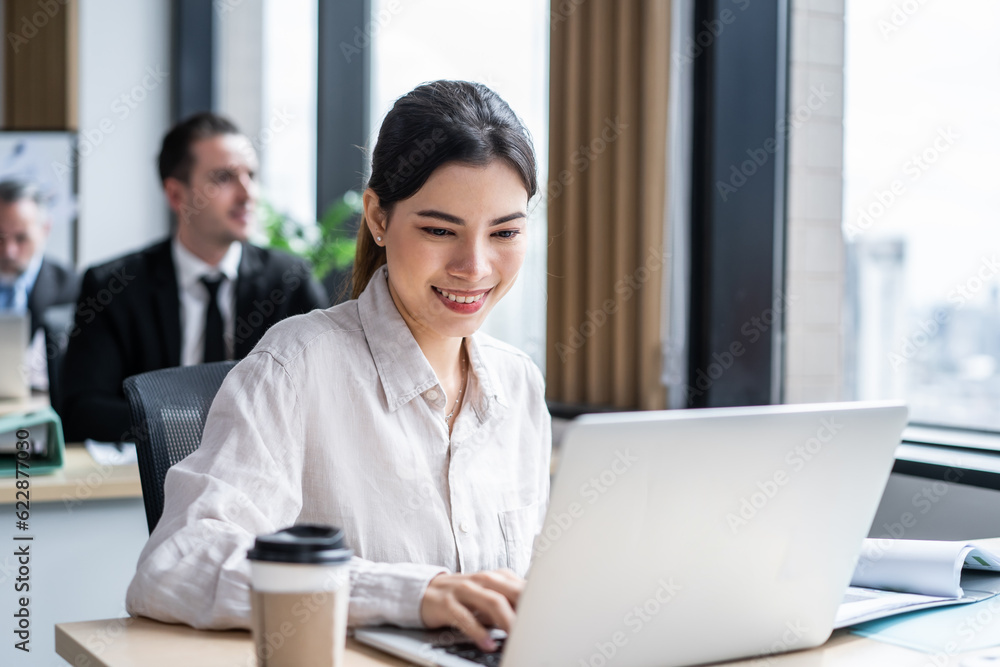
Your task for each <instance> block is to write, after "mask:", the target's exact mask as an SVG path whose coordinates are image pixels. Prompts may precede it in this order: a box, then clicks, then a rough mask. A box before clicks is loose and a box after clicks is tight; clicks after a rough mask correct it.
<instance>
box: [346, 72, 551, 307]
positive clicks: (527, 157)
mask: <svg viewBox="0 0 1000 667" xmlns="http://www.w3.org/2000/svg"><path fill="white" fill-rule="evenodd" d="M493 160H503V161H505V162H506V163H507V164H509V165H510V166H511V167H512V168H513V169H514V171H516V172H517V174H518V175H519V176H520V177H521V180H522V181H523V182H524V187H525V189H526V190H527V191H528V198H529V199H530V198H531V197H533V196H534V195H535V192H536V191H537V190H538V177H537V174H536V173H535V172H536V168H535V152H534V149H533V148H532V146H531V136H530V135H529V134H528V130H527V129H525V127H524V125H523V124H522V123H521V121H520V120H519V119H518V117H517V116H516V115H515V114H514V112H513V111H511V109H510V107H509V106H508V105H507V103H506V102H504V101H503V100H502V99H501V98H500V96H499V95H497V94H496V93H494V92H493V91H492V90H490V89H489V88H487V87H486V86H484V85H483V84H481V83H470V82H468V81H434V82H431V83H425V84H423V85H421V86H418V87H417V88H414V89H413V90H412V91H410V92H409V93H407V94H406V95H404V96H402V97H400V98H399V99H398V100H396V103H395V104H394V105H393V106H392V109H391V110H390V111H389V113H388V114H387V115H386V117H385V120H384V121H382V127H381V129H380V130H379V133H378V141H377V142H376V144H375V150H374V151H372V175H371V178H370V179H369V180H368V187H369V188H371V189H372V190H373V191H374V192H375V194H376V195H377V196H378V199H379V204H380V206H381V207H382V209H383V210H384V211H385V212H386V215H388V214H389V213H390V212H391V210H392V206H393V204H395V203H396V202H398V201H402V200H404V199H406V198H408V197H410V196H412V195H413V194H414V193H416V191H417V190H419V189H420V188H421V187H423V185H424V183H426V182H427V179H428V178H430V175H431V174H432V173H434V170H435V169H437V168H438V167H440V166H441V165H444V164H447V163H449V162H460V163H463V164H469V165H475V166H485V165H487V164H489V163H490V162H492V161H493ZM383 264H385V248H383V247H381V246H379V245H378V244H376V243H375V240H374V239H373V238H372V237H371V232H370V231H369V229H368V225H367V223H366V221H365V220H363V219H362V221H361V229H359V230H358V242H357V251H356V254H355V258H354V273H353V276H352V280H351V283H352V294H351V298H353V299H357V298H358V296H360V295H361V292H363V291H364V289H365V287H366V286H367V285H368V281H369V280H371V278H372V276H373V275H375V271H376V270H377V269H378V268H379V267H380V266H382V265H383Z"/></svg>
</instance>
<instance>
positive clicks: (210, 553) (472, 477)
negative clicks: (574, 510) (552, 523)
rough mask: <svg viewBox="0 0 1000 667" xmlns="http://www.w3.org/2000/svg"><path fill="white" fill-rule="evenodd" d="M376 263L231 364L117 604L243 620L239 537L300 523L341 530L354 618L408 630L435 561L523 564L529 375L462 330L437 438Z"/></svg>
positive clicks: (539, 486)
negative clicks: (455, 404) (454, 384)
mask: <svg viewBox="0 0 1000 667" xmlns="http://www.w3.org/2000/svg"><path fill="white" fill-rule="evenodd" d="M386 276H387V271H386V268H385V267H382V268H381V269H379V271H378V272H377V273H376V275H375V277H373V278H372V280H371V282H370V283H369V285H368V287H367V288H366V289H365V291H364V293H363V294H362V295H361V297H360V298H359V299H358V300H356V301H348V302H347V303H344V304H341V305H339V306H335V307H333V308H329V309H327V310H315V311H313V312H311V313H308V314H306V315H299V316H297V317H293V318H290V319H287V320H284V321H282V322H280V323H279V324H276V325H275V326H274V327H272V328H271V329H270V330H269V331H268V332H267V334H265V336H264V338H263V339H262V340H261V342H260V343H259V344H258V345H257V347H256V348H254V350H253V352H252V353H251V354H250V355H249V356H248V357H247V358H246V359H245V360H244V361H242V362H241V363H240V364H239V365H237V366H236V368H235V369H233V370H232V371H231V372H230V374H229V376H228V377H227V378H226V380H225V382H224V383H223V385H222V388H221V389H220V391H219V394H218V395H217V396H216V399H215V402H214V403H213V404H212V408H211V410H210V412H209V415H208V421H207V424H206V426H205V432H204V435H203V437H202V444H201V447H200V448H199V449H198V450H197V451H196V452H195V453H193V454H192V455H191V456H189V457H187V458H186V459H184V461H182V462H181V463H179V464H177V465H176V466H174V467H173V468H171V469H170V471H169V472H168V473H167V477H166V482H165V487H164V489H165V494H166V503H165V507H164V510H163V516H162V518H161V519H160V521H159V523H158V524H157V527H156V529H155V530H154V532H153V534H152V535H151V536H150V539H149V542H148V543H147V544H146V547H145V548H144V549H143V551H142V554H141V555H140V557H139V564H138V570H137V572H136V575H135V578H134V579H133V580H132V583H131V585H130V586H129V590H128V596H127V606H128V610H129V612H130V613H133V614H139V615H143V616H149V617H152V618H156V619H159V620H162V621H167V622H181V623H187V624H189V625H192V626H194V627H196V628H231V627H243V628H247V627H250V596H249V574H250V566H249V562H248V561H247V560H246V552H247V549H249V548H250V547H251V546H252V545H253V541H254V537H255V536H256V535H260V534H267V533H272V532H274V531H276V530H280V529H282V528H286V527H288V526H291V525H293V524H297V523H323V524H332V525H335V526H340V527H342V528H343V529H344V531H345V535H346V538H347V542H348V545H349V546H350V547H351V548H353V549H354V553H355V556H356V557H355V559H354V560H353V561H352V564H351V568H352V570H351V599H350V616H349V622H350V623H351V624H352V625H361V624H371V623H395V624H398V625H402V626H420V625H421V619H420V601H421V598H422V597H423V593H424V590H425V589H426V587H427V584H428V582H429V581H430V579H431V578H432V577H434V576H435V575H437V574H439V573H441V572H445V571H452V572H466V573H471V572H476V571H479V570H487V569H496V568H503V567H508V568H510V569H512V570H514V571H515V572H517V573H518V574H520V575H522V576H523V575H524V574H525V573H526V571H527V569H528V564H529V560H530V556H531V547H532V542H533V539H534V536H535V535H536V534H537V533H539V532H540V531H541V527H542V520H543V517H544V512H545V505H546V503H547V501H548V490H549V459H550V453H551V451H550V450H551V422H550V417H549V413H548V410H547V409H546V406H545V400H544V386H543V380H542V375H541V372H540V371H539V370H538V368H537V367H536V366H535V365H534V364H533V363H532V362H531V360H530V359H529V358H528V356H527V355H525V354H524V353H522V352H520V351H518V350H516V349H514V348H513V347H511V346H509V345H507V344H505V343H502V342H499V341H497V340H494V339H493V338H490V337H489V336H486V335H485V334H480V333H476V334H474V335H473V336H471V337H469V338H467V339H466V350H467V352H468V354H469V359H470V362H471V369H470V375H469V380H468V388H467V390H466V397H465V401H464V403H463V405H462V407H461V410H460V412H459V414H458V415H457V416H456V417H455V423H454V426H453V430H452V433H451V435H450V436H449V433H448V425H447V424H446V422H445V414H446V408H447V407H448V406H447V405H446V404H445V400H446V399H445V395H444V390H443V388H442V386H441V383H440V382H439V380H438V378H437V377H436V375H435V373H434V370H433V369H432V368H431V366H430V364H429V363H428V362H427V359H426V358H425V357H424V356H423V353H422V352H421V351H420V348H419V347H418V346H417V343H416V341H415V340H414V338H413V336H412V334H411V333H410V331H409V329H408V328H407V326H406V323H405V322H404V321H403V319H402V317H401V316H400V315H399V312H398V311H397V310H396V307H395V305H394V304H393V301H392V297H391V296H390V295H389V290H388V286H387V283H386Z"/></svg>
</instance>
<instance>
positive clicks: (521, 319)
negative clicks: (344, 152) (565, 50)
mask: <svg viewBox="0 0 1000 667" xmlns="http://www.w3.org/2000/svg"><path fill="white" fill-rule="evenodd" d="M548 9H549V3H548V2H547V0H508V1H507V2H502V3H501V2H496V3H482V2H459V1H457V0H413V1H410V0H407V2H399V1H398V0H373V1H372V25H371V26H369V30H368V31H367V32H368V33H370V34H372V35H373V40H372V45H373V50H372V85H371V91H372V103H371V109H372V114H371V121H372V133H371V138H370V140H369V146H373V145H374V142H375V137H376V133H377V132H378V127H379V125H380V124H381V122H382V118H383V117H384V116H385V114H386V112H387V111H388V110H389V108H390V107H391V106H392V103H393V101H395V99H396V98H397V97H399V96H400V95H403V94H405V93H406V92H408V91H409V90H411V89H413V88H414V87H416V86H417V85H419V84H421V83H423V82H425V81H431V80H436V79H465V80H469V81H477V82H480V83H484V84H486V85H487V86H489V87H490V88H492V89H493V90H495V91H496V92H497V93H498V94H499V95H500V96H501V97H503V98H504V99H505V100H506V101H507V102H508V103H509V104H510V106H511V108H513V109H514V112H515V113H517V114H518V115H519V116H520V118H521V119H522V120H523V121H524V123H525V125H526V126H527V128H528V131H529V132H531V135H532V138H533V139H534V145H535V152H536V155H537V157H538V163H539V183H540V184H542V183H545V182H546V178H545V174H546V157H547V148H548V132H547V131H546V128H547V126H548V103H547V102H548V68H549V59H548V32H549V23H548ZM540 190H542V191H544V188H543V187H540ZM529 208H530V213H529V231H528V234H529V239H530V247H529V249H528V255H527V257H526V259H525V265H524V268H523V269H522V270H521V274H520V276H519V278H518V281H517V284H516V285H515V286H514V288H513V289H512V290H511V291H510V293H509V294H508V295H507V296H506V297H505V298H504V300H503V301H501V302H500V304H499V305H498V306H497V308H496V310H495V311H494V312H493V313H492V314H491V315H490V317H489V319H488V320H487V323H486V325H485V327H484V328H485V330H486V332H487V333H489V334H491V335H494V336H496V337H498V338H501V339H502V340H505V341H506V342H508V343H511V344H512V345H514V346H516V347H518V348H520V349H522V350H524V351H525V352H527V353H528V354H529V355H531V358H532V359H533V360H534V361H535V363H537V364H538V365H539V367H541V368H544V367H545V359H544V356H545V285H546V277H545V265H546V262H545V257H546V239H547V233H546V225H545V202H544V201H543V200H542V195H541V194H539V195H536V198H535V199H533V200H532V201H531V203H530V205H529Z"/></svg>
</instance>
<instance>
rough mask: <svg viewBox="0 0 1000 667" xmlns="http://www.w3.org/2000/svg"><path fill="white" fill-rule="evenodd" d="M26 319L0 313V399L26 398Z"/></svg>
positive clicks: (23, 316)
mask: <svg viewBox="0 0 1000 667" xmlns="http://www.w3.org/2000/svg"><path fill="white" fill-rule="evenodd" d="M28 328H29V324H28V317H27V316H26V315H12V314H9V313H0V399H3V398H26V397H27V396H28V395H29V393H30V391H29V388H28V367H27V351H28Z"/></svg>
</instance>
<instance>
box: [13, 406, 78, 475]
mask: <svg viewBox="0 0 1000 667" xmlns="http://www.w3.org/2000/svg"><path fill="white" fill-rule="evenodd" d="M40 426H45V427H46V429H47V433H46V442H45V447H44V450H45V451H44V452H43V453H41V454H33V455H32V456H31V457H29V458H28V459H27V466H25V465H24V464H22V465H21V470H22V471H24V472H26V473H28V475H29V476H34V475H37V474H44V473H50V472H53V471H54V470H58V469H59V468H61V467H62V464H63V453H64V451H65V449H66V443H65V442H64V440H63V431H62V420H60V419H59V415H57V414H56V411H55V410H53V409H52V408H51V407H48V406H46V407H44V408H42V409H40V410H33V411H31V412H17V413H13V414H8V415H4V416H3V417H0V436H10V435H11V434H15V433H16V432H17V431H19V430H21V429H24V430H26V431H28V432H29V433H31V431H32V430H36V429H38V427H40ZM16 471H17V456H16V454H14V453H2V454H0V477H14V476H15V475H16Z"/></svg>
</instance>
